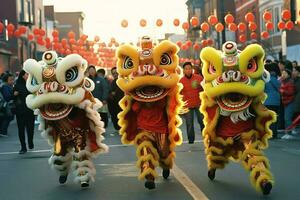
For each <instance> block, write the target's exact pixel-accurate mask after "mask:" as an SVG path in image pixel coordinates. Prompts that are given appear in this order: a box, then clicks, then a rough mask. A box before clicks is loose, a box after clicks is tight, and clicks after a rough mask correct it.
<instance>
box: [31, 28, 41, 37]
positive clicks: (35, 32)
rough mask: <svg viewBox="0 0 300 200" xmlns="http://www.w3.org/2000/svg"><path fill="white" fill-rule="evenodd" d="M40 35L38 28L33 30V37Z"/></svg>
mask: <svg viewBox="0 0 300 200" xmlns="http://www.w3.org/2000/svg"><path fill="white" fill-rule="evenodd" d="M39 34H40V30H39V29H38V28H34V29H33V35H35V36H38V35H39Z"/></svg>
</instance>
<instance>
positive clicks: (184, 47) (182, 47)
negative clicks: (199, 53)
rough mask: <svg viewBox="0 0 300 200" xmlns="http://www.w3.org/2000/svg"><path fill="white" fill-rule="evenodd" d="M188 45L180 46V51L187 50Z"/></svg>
mask: <svg viewBox="0 0 300 200" xmlns="http://www.w3.org/2000/svg"><path fill="white" fill-rule="evenodd" d="M188 48H189V47H188V45H187V44H183V45H182V46H181V49H182V50H183V51H186V50H188Z"/></svg>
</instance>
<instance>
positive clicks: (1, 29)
mask: <svg viewBox="0 0 300 200" xmlns="http://www.w3.org/2000/svg"><path fill="white" fill-rule="evenodd" d="M3 29H4V25H3V24H2V23H1V22H0V33H2V31H3Z"/></svg>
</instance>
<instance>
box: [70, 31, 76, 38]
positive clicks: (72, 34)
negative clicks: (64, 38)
mask: <svg viewBox="0 0 300 200" xmlns="http://www.w3.org/2000/svg"><path fill="white" fill-rule="evenodd" d="M68 37H69V39H73V38H75V33H74V32H73V31H69V33H68Z"/></svg>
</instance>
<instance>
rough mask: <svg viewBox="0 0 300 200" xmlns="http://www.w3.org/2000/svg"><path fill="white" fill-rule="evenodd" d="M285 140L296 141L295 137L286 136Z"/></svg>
mask: <svg viewBox="0 0 300 200" xmlns="http://www.w3.org/2000/svg"><path fill="white" fill-rule="evenodd" d="M286 139H287V140H292V139H296V137H295V136H293V135H287V136H286Z"/></svg>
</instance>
